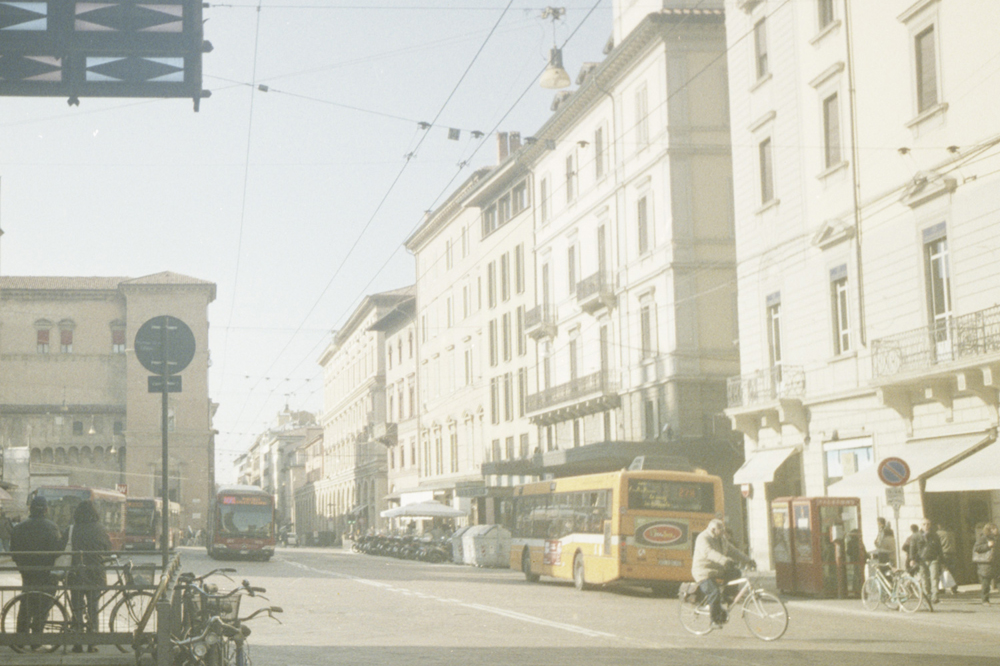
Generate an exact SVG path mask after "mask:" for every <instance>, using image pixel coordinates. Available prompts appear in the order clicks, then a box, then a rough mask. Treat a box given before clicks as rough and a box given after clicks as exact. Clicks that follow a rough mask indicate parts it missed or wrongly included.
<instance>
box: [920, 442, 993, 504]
mask: <svg viewBox="0 0 1000 666" xmlns="http://www.w3.org/2000/svg"><path fill="white" fill-rule="evenodd" d="M924 490H926V491H927V492H929V493H946V492H960V491H963V490H1000V444H997V443H996V442H994V443H993V444H988V445H987V446H986V448H984V449H981V450H979V451H977V452H976V453H973V454H972V455H971V456H969V457H968V458H965V459H964V460H960V461H959V462H957V463H955V464H954V465H952V466H951V467H948V468H947V469H945V470H943V471H941V472H938V473H937V474H935V475H934V476H932V477H930V478H928V479H927V483H926V485H925V486H924Z"/></svg>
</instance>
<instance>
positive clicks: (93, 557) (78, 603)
mask: <svg viewBox="0 0 1000 666" xmlns="http://www.w3.org/2000/svg"><path fill="white" fill-rule="evenodd" d="M71 529H72V550H73V568H72V569H71V570H70V574H69V578H68V580H67V581H66V582H67V585H68V586H69V587H70V605H71V606H72V607H73V624H74V631H77V632H82V631H83V630H84V618H85V617H86V620H87V621H86V631H87V633H96V632H97V613H98V609H99V608H100V601H101V594H102V593H103V592H104V588H106V587H107V585H108V577H107V573H106V571H105V567H104V559H105V557H106V552H107V551H109V550H111V539H110V538H108V533H107V532H106V531H105V529H104V526H103V525H101V520H100V516H99V515H97V509H95V508H94V503H93V502H91V501H90V500H84V501H82V502H80V503H79V504H78V505H77V506H76V511H75V512H74V513H73V526H72V528H71ZM101 551H104V552H101ZM84 609H86V614H84ZM88 649H89V651H90V652H97V646H96V645H91V646H90V647H89V648H88ZM73 651H74V652H82V651H83V648H82V646H80V645H77V646H75V647H74V648H73Z"/></svg>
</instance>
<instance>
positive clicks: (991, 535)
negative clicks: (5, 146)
mask: <svg viewBox="0 0 1000 666" xmlns="http://www.w3.org/2000/svg"><path fill="white" fill-rule="evenodd" d="M998 541H1000V531H998V530H997V526H996V525H994V524H993V523H988V524H987V525H986V526H985V527H983V531H982V532H981V533H980V534H979V537H978V538H977V539H976V543H975V545H974V546H972V552H973V553H979V554H983V553H990V561H989V562H976V574H977V575H978V576H979V584H980V585H981V586H982V602H983V603H984V604H988V603H990V584H991V583H992V581H993V579H994V578H996V577H997V575H1000V562H998V561H997V560H998V555H997V542H998Z"/></svg>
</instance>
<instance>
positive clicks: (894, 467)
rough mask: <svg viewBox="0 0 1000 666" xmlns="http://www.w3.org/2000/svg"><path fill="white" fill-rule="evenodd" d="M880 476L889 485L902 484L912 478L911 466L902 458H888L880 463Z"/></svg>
mask: <svg viewBox="0 0 1000 666" xmlns="http://www.w3.org/2000/svg"><path fill="white" fill-rule="evenodd" d="M878 478H880V479H882V483H884V484H885V485H887V486H902V485H905V484H906V482H907V481H909V480H910V466H909V465H907V464H906V461H905V460H903V459H902V458H886V459H885V460H883V461H882V462H880V463H879V464H878Z"/></svg>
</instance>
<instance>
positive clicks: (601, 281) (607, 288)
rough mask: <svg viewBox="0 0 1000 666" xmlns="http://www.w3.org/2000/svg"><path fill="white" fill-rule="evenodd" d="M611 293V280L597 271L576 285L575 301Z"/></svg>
mask: <svg viewBox="0 0 1000 666" xmlns="http://www.w3.org/2000/svg"><path fill="white" fill-rule="evenodd" d="M610 293H612V285H611V280H610V279H608V276H607V275H606V274H605V273H604V272H602V271H597V272H596V273H594V274H592V275H588V276H587V277H585V278H583V279H582V280H580V281H579V282H577V283H576V300H578V301H582V300H585V299H588V298H590V297H591V296H596V295H607V294H610Z"/></svg>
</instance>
